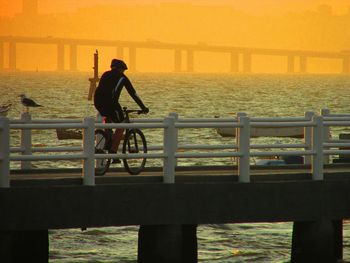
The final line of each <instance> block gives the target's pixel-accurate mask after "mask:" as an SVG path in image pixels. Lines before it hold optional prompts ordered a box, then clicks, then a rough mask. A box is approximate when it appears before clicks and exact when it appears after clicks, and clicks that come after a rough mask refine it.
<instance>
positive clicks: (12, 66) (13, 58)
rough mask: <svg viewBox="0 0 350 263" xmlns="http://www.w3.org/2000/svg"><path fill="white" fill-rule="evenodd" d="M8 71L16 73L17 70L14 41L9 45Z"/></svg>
mask: <svg viewBox="0 0 350 263" xmlns="http://www.w3.org/2000/svg"><path fill="white" fill-rule="evenodd" d="M9 69H10V70H11V71H16V69H17V50H16V42H14V41H11V42H10V43H9Z"/></svg>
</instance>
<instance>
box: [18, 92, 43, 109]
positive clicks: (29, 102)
mask: <svg viewBox="0 0 350 263" xmlns="http://www.w3.org/2000/svg"><path fill="white" fill-rule="evenodd" d="M19 97H21V102H22V105H23V106H25V107H26V108H27V112H28V109H29V107H43V106H42V105H39V104H37V103H36V102H35V101H34V100H32V99H30V98H27V97H26V95H24V94H21V95H19Z"/></svg>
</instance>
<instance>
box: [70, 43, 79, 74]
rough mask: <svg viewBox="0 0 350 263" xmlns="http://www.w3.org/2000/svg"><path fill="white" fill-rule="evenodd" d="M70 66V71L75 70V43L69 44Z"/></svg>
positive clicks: (76, 60)
mask: <svg viewBox="0 0 350 263" xmlns="http://www.w3.org/2000/svg"><path fill="white" fill-rule="evenodd" d="M69 65H70V67H69V69H70V70H71V71H77V69H78V54H77V45H76V44H71V45H70V64H69Z"/></svg>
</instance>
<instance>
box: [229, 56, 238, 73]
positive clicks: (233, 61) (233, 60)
mask: <svg viewBox="0 0 350 263" xmlns="http://www.w3.org/2000/svg"><path fill="white" fill-rule="evenodd" d="M230 59H231V60H230V62H231V72H232V73H237V72H238V71H239V54H238V53H237V52H231V58H230Z"/></svg>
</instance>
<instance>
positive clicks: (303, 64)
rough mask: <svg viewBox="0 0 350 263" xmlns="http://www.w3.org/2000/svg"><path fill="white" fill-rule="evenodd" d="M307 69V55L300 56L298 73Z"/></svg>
mask: <svg viewBox="0 0 350 263" xmlns="http://www.w3.org/2000/svg"><path fill="white" fill-rule="evenodd" d="M306 71H307V57H305V56H300V73H303V74H304V73H306Z"/></svg>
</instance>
